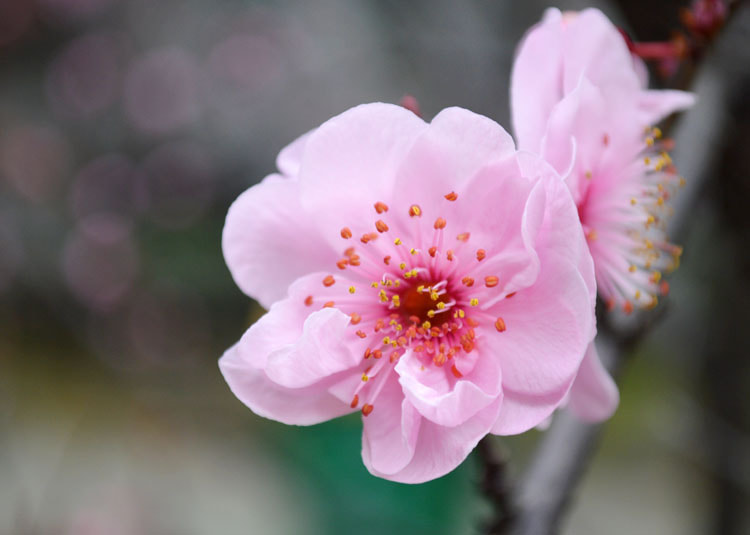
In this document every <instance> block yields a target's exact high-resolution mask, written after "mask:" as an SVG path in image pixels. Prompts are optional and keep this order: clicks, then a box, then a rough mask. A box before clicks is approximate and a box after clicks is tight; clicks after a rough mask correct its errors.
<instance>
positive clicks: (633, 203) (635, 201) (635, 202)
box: [630, 197, 638, 206]
mask: <svg viewBox="0 0 750 535" xmlns="http://www.w3.org/2000/svg"><path fill="white" fill-rule="evenodd" d="M630 204H632V205H633V206H635V205H636V204H638V201H637V200H636V199H635V197H633V198H632V199H630Z"/></svg>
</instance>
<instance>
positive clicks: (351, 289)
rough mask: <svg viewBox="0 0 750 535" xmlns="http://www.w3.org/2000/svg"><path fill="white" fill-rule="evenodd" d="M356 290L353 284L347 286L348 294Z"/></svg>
mask: <svg viewBox="0 0 750 535" xmlns="http://www.w3.org/2000/svg"><path fill="white" fill-rule="evenodd" d="M356 291H357V289H356V288H355V287H354V286H349V293H350V294H353V293H354V292H356Z"/></svg>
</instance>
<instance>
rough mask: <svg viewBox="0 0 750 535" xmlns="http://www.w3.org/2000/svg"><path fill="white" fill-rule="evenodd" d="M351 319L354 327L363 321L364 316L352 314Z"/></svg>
mask: <svg viewBox="0 0 750 535" xmlns="http://www.w3.org/2000/svg"><path fill="white" fill-rule="evenodd" d="M349 318H350V319H351V323H352V325H357V324H358V323H359V322H360V321H362V316H360V315H359V314H357V313H356V312H352V313H351V314H350V315H349Z"/></svg>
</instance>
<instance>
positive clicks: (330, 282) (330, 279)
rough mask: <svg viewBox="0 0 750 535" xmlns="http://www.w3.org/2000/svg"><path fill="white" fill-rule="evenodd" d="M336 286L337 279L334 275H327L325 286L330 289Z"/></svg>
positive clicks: (324, 280)
mask: <svg viewBox="0 0 750 535" xmlns="http://www.w3.org/2000/svg"><path fill="white" fill-rule="evenodd" d="M334 284H336V279H334V278H333V275H327V276H326V278H324V279H323V286H325V287H326V288H329V287H331V286H333V285H334Z"/></svg>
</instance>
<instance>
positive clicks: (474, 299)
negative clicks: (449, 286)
mask: <svg viewBox="0 0 750 535" xmlns="http://www.w3.org/2000/svg"><path fill="white" fill-rule="evenodd" d="M469 304H470V305H471V306H473V307H475V306H477V305H478V304H479V299H477V298H476V297H472V298H471V301H469Z"/></svg>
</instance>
